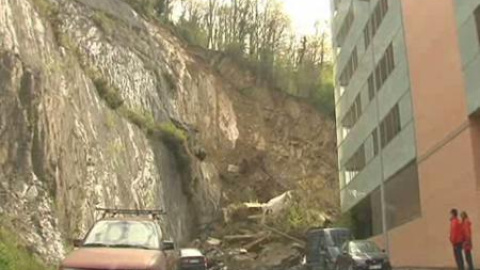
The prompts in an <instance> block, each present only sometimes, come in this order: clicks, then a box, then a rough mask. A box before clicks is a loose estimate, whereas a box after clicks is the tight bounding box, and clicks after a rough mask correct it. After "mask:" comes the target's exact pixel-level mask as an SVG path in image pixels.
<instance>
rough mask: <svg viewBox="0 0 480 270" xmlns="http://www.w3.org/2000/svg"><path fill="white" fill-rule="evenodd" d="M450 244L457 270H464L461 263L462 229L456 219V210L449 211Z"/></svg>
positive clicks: (462, 262)
mask: <svg viewBox="0 0 480 270" xmlns="http://www.w3.org/2000/svg"><path fill="white" fill-rule="evenodd" d="M450 242H451V243H452V246H453V254H454V256H455V262H456V263H457V267H458V270H464V269H465V268H464V261H463V242H464V236H463V227H462V223H461V222H460V220H459V219H458V210H457V209H452V210H451V211H450Z"/></svg>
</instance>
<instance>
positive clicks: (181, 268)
mask: <svg viewBox="0 0 480 270" xmlns="http://www.w3.org/2000/svg"><path fill="white" fill-rule="evenodd" d="M177 269H178V270H206V269H207V258H205V256H204V255H203V254H202V252H200V250H198V249H193V248H186V249H181V250H180V256H179V260H178V267H177Z"/></svg>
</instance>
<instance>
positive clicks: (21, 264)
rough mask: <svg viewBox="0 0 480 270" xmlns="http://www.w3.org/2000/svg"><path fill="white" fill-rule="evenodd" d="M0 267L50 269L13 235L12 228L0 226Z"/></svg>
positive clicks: (8, 269)
mask: <svg viewBox="0 0 480 270" xmlns="http://www.w3.org/2000/svg"><path fill="white" fill-rule="evenodd" d="M0 269H2V270H42V269H43V270H47V269H48V270H51V269H52V268H48V267H46V266H45V265H44V264H43V263H41V262H40V260H39V259H38V258H36V257H35V256H34V255H33V254H32V253H31V252H29V251H28V250H27V249H26V248H25V246H24V245H23V244H22V243H21V241H20V240H19V239H18V238H17V237H16V236H15V233H14V232H13V230H8V229H6V228H4V227H0Z"/></svg>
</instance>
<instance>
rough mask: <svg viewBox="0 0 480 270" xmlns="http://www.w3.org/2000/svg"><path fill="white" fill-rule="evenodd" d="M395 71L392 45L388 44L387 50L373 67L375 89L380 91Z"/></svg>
mask: <svg viewBox="0 0 480 270" xmlns="http://www.w3.org/2000/svg"><path fill="white" fill-rule="evenodd" d="M394 69H395V58H394V53H393V45H392V44H391V43H390V45H389V46H388V48H387V50H386V51H385V53H384V54H383V56H382V59H380V62H379V63H378V64H377V65H376V67H375V88H376V90H377V91H380V89H381V88H382V86H383V85H384V84H385V82H386V81H387V79H388V78H389V77H390V74H392V72H393V70H394Z"/></svg>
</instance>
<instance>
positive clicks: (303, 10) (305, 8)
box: [281, 0, 330, 35]
mask: <svg viewBox="0 0 480 270" xmlns="http://www.w3.org/2000/svg"><path fill="white" fill-rule="evenodd" d="M281 1H283V2H284V5H285V9H286V10H287V12H288V13H289V14H290V16H291V18H292V24H293V27H294V29H295V30H296V32H297V33H299V34H301V35H302V34H303V35H305V34H313V33H314V30H315V28H314V24H315V22H316V21H328V20H330V0H281Z"/></svg>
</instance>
